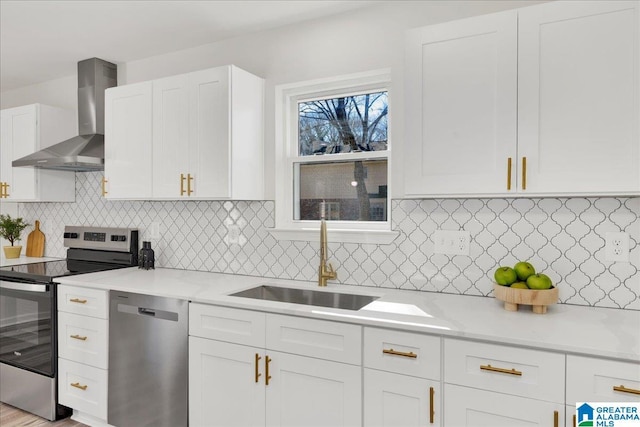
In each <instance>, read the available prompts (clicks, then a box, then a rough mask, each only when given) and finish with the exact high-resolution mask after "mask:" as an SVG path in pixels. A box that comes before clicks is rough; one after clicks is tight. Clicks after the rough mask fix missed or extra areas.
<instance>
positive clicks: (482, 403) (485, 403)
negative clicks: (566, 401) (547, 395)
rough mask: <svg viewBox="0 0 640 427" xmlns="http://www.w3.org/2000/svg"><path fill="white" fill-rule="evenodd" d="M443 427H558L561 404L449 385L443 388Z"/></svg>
mask: <svg viewBox="0 0 640 427" xmlns="http://www.w3.org/2000/svg"><path fill="white" fill-rule="evenodd" d="M444 395H445V396H444V425H446V426H455V427H533V426H540V427H548V426H559V425H560V424H561V423H562V422H563V420H564V417H565V414H564V409H565V408H564V405H563V404H559V403H550V402H543V401H540V400H533V399H529V398H524V397H517V396H512V395H508V394H502V393H495V392H491V391H486V390H479V389H475V388H470V387H460V386H455V385H451V384H445V386H444Z"/></svg>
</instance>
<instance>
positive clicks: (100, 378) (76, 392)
mask: <svg viewBox="0 0 640 427" xmlns="http://www.w3.org/2000/svg"><path fill="white" fill-rule="evenodd" d="M58 397H59V399H60V403H61V404H63V405H66V406H68V407H70V408H73V409H75V410H78V411H81V412H86V413H87V414H90V415H93V416H95V417H98V418H101V419H103V420H106V419H107V371H106V370H104V369H99V368H94V367H93V366H87V365H83V364H82V363H77V362H72V361H70V360H65V359H58Z"/></svg>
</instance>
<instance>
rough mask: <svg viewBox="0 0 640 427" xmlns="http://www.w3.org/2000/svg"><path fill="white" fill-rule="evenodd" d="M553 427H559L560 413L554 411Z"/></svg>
mask: <svg viewBox="0 0 640 427" xmlns="http://www.w3.org/2000/svg"><path fill="white" fill-rule="evenodd" d="M553 427H558V411H553Z"/></svg>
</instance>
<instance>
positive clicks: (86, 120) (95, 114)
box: [12, 58, 118, 172]
mask: <svg viewBox="0 0 640 427" xmlns="http://www.w3.org/2000/svg"><path fill="white" fill-rule="evenodd" d="M117 85H118V81H117V67H116V65H115V64H112V63H110V62H107V61H103V60H102V59H98V58H91V59H86V60H84V61H80V62H78V130H79V132H78V133H79V134H80V135H79V136H76V137H73V138H71V139H67V140H66V141H62V142H59V143H57V144H55V145H52V146H50V147H47V148H44V149H42V150H40V151H36V152H35V153H33V154H30V155H28V156H25V157H23V158H21V159H18V160H14V161H13V163H12V165H13V166H28V167H35V168H41V169H55V170H68V171H75V172H91V171H101V170H103V169H104V91H105V90H106V89H108V88H110V87H113V86H117Z"/></svg>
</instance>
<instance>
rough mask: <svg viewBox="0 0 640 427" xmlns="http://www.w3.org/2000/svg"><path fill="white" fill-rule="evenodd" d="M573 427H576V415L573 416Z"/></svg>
mask: <svg viewBox="0 0 640 427" xmlns="http://www.w3.org/2000/svg"><path fill="white" fill-rule="evenodd" d="M573 427H576V414H573Z"/></svg>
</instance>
